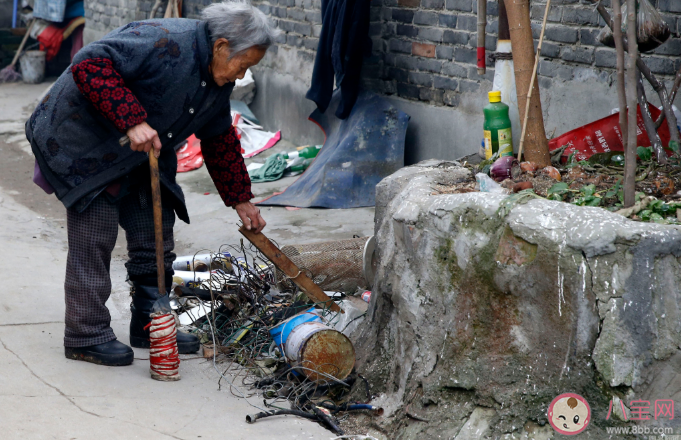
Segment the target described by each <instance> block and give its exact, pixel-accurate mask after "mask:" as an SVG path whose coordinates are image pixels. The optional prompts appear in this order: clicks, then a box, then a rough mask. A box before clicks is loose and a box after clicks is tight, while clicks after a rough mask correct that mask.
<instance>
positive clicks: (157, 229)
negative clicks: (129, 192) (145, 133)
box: [118, 136, 166, 296]
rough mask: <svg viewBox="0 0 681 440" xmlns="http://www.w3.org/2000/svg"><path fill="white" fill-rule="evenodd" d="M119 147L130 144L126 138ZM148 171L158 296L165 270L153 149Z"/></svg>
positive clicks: (160, 206) (161, 293)
mask: <svg viewBox="0 0 681 440" xmlns="http://www.w3.org/2000/svg"><path fill="white" fill-rule="evenodd" d="M118 143H119V144H120V146H121V147H124V146H126V145H127V144H129V143H130V139H129V138H128V137H127V136H123V137H121V138H120V139H119V140H118ZM149 170H150V171H151V173H150V174H151V202H152V206H153V209H154V236H155V238H156V277H157V281H158V294H159V295H160V296H163V295H165V294H166V269H165V260H164V254H165V253H164V251H163V211H162V209H161V208H162V205H161V183H160V180H159V172H158V158H157V157H156V156H154V149H153V148H152V149H151V151H150V152H149Z"/></svg>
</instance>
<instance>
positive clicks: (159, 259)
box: [149, 148, 166, 296]
mask: <svg viewBox="0 0 681 440" xmlns="http://www.w3.org/2000/svg"><path fill="white" fill-rule="evenodd" d="M149 169H150V171H151V200H152V204H153V207H154V235H155V237H156V276H157V278H158V294H159V295H160V296H163V295H165V294H166V270H165V260H164V258H163V257H164V251H163V211H162V210H161V183H160V181H159V172H158V158H157V157H156V156H155V155H154V149H153V148H152V150H151V151H150V152H149Z"/></svg>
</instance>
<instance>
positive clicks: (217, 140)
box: [201, 126, 253, 206]
mask: <svg viewBox="0 0 681 440" xmlns="http://www.w3.org/2000/svg"><path fill="white" fill-rule="evenodd" d="M201 152H202V153H203V160H204V161H205V162H206V168H208V173H209V174H210V177H211V178H212V179H213V183H215V188H217V190H218V192H219V193H220V197H222V200H223V201H224V202H225V205H227V206H234V205H236V204H238V203H241V202H248V201H249V200H251V199H252V198H253V193H251V178H250V177H249V176H248V171H246V164H245V163H244V158H243V156H242V155H241V142H239V138H238V137H237V134H236V130H235V129H234V127H233V126H230V127H229V129H228V130H227V132H225V133H223V134H221V135H219V136H215V137H212V138H208V139H204V140H202V141H201Z"/></svg>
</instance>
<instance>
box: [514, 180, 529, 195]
mask: <svg viewBox="0 0 681 440" xmlns="http://www.w3.org/2000/svg"><path fill="white" fill-rule="evenodd" d="M530 188H534V185H532V182H518V183H516V184H515V185H513V192H514V193H517V192H520V191H523V190H526V189H530Z"/></svg>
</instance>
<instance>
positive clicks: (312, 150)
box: [284, 145, 322, 159]
mask: <svg viewBox="0 0 681 440" xmlns="http://www.w3.org/2000/svg"><path fill="white" fill-rule="evenodd" d="M321 148H322V146H321V145H312V146H309V147H305V148H303V149H302V150H297V151H291V152H289V153H284V157H285V158H286V159H295V158H296V157H304V158H305V159H313V158H315V157H317V154H319V150H320V149H321Z"/></svg>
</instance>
